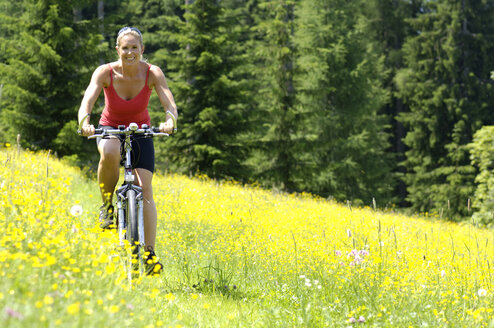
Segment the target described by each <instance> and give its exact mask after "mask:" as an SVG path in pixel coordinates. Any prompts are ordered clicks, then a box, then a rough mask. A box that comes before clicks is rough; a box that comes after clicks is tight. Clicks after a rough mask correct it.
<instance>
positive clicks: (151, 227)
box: [134, 168, 158, 250]
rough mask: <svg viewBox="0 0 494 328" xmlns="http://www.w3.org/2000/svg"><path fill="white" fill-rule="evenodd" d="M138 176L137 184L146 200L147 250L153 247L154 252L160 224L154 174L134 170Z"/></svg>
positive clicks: (142, 170)
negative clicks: (155, 198)
mask: <svg viewBox="0 0 494 328" xmlns="http://www.w3.org/2000/svg"><path fill="white" fill-rule="evenodd" d="M134 174H135V175H136V183H137V184H138V185H139V186H140V187H141V188H142V196H143V198H144V200H143V203H144V206H143V207H144V209H143V212H144V238H145V240H144V242H145V243H146V247H145V249H146V250H148V247H149V246H151V247H152V249H153V250H154V246H155V242H156V226H157V223H158V212H157V210H156V204H155V203H154V198H153V186H152V182H153V173H152V172H151V171H149V170H147V169H142V168H137V169H135V170H134Z"/></svg>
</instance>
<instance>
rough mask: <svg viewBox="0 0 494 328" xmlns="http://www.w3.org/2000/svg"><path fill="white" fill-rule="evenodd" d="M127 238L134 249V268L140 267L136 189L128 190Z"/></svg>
mask: <svg viewBox="0 0 494 328" xmlns="http://www.w3.org/2000/svg"><path fill="white" fill-rule="evenodd" d="M126 196H127V211H126V215H127V240H128V241H129V243H130V245H131V249H132V263H133V268H134V269H138V268H139V264H140V263H139V262H140V261H141V252H140V248H141V245H140V244H139V228H138V222H137V206H136V192H135V190H132V189H130V190H128V191H127V195H126ZM141 269H142V268H141Z"/></svg>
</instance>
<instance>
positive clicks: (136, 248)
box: [88, 123, 169, 279]
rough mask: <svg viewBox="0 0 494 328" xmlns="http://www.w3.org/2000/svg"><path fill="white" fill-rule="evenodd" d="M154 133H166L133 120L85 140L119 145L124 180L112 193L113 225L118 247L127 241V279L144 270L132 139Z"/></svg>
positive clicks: (140, 207) (139, 196) (98, 131)
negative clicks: (118, 243)
mask: <svg viewBox="0 0 494 328" xmlns="http://www.w3.org/2000/svg"><path fill="white" fill-rule="evenodd" d="M155 136H169V134H167V133H162V132H160V131H159V128H156V127H151V128H150V127H148V126H147V125H146V124H143V125H142V127H141V128H140V129H139V127H138V125H137V124H136V123H131V124H130V125H129V126H128V127H125V126H124V125H120V126H119V127H118V128H117V129H106V128H105V129H96V130H95V133H94V134H93V135H92V136H89V137H88V139H95V138H99V137H101V138H103V139H110V138H118V139H120V142H121V144H122V147H123V151H122V152H121V156H122V162H123V167H124V179H123V183H122V185H121V187H119V188H118V189H117V190H116V191H115V194H116V196H117V201H116V208H117V210H116V213H117V218H116V225H117V229H118V237H119V242H120V246H121V247H122V249H129V248H126V247H125V244H126V243H127V242H128V243H129V244H130V254H128V255H129V256H128V257H127V258H128V259H129V261H128V263H127V265H126V266H127V269H128V275H129V279H132V277H135V276H136V275H137V276H142V275H143V273H144V256H143V255H144V251H143V250H144V246H145V241H144V215H143V196H142V188H141V187H139V186H137V185H135V184H134V180H135V176H134V174H133V172H132V158H131V153H132V141H133V140H135V139H137V138H153V137H155Z"/></svg>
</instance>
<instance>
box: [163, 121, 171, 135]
mask: <svg viewBox="0 0 494 328" xmlns="http://www.w3.org/2000/svg"><path fill="white" fill-rule="evenodd" d="M160 132H163V133H168V134H173V120H172V119H168V120H167V121H166V122H162V123H160Z"/></svg>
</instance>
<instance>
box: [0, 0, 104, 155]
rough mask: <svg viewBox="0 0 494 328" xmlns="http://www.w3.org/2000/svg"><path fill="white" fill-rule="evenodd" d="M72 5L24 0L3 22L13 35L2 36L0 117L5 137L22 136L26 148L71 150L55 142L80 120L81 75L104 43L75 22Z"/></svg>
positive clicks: (85, 72) (48, 0)
mask: <svg viewBox="0 0 494 328" xmlns="http://www.w3.org/2000/svg"><path fill="white" fill-rule="evenodd" d="M87 3H89V2H86V4H87ZM73 5H74V4H73V3H72V2H70V1H56V0H40V1H34V0H23V1H19V2H16V5H15V6H13V7H11V9H12V12H11V13H10V14H11V15H9V18H8V20H7V19H5V20H4V19H2V30H3V28H4V27H5V28H6V30H5V31H9V32H7V33H5V34H3V33H2V35H0V37H1V38H2V40H0V44H1V47H2V53H3V54H4V57H3V58H2V65H1V66H0V79H1V84H3V85H4V88H3V93H2V99H1V103H0V108H1V113H0V115H1V118H2V121H3V122H4V123H6V129H5V135H6V137H7V138H11V139H12V138H14V137H15V135H16V134H21V137H22V140H23V144H24V145H26V146H29V147H31V148H49V147H53V146H55V147H56V150H59V151H60V152H62V153H64V152H65V151H68V149H69V148H71V146H70V145H69V146H66V145H68V144H69V143H68V142H67V143H64V142H63V140H61V141H60V142H59V143H58V144H57V143H55V144H54V143H53V141H54V140H55V138H56V137H57V135H58V134H59V132H60V131H61V129H62V127H64V125H65V124H66V123H67V122H69V121H70V120H73V119H74V117H75V116H76V107H77V105H78V103H79V102H80V99H78V97H77V95H78V94H79V93H80V90H81V89H83V88H82V87H81V86H82V84H84V83H86V80H87V79H83V78H81V77H85V76H87V75H88V72H87V71H85V69H86V63H87V62H89V61H91V59H92V58H97V57H96V56H97V53H98V52H97V51H95V49H98V46H99V42H100V37H99V36H98V35H95V34H92V33H91V24H89V22H87V21H86V22H75V21H74V11H73V8H74V7H73ZM74 123H75V122H74ZM74 123H72V124H71V125H70V129H71V131H72V133H74V131H75V127H76V123H75V124H74ZM67 131H68V130H66V131H65V133H66V132H67ZM74 141H75V139H74Z"/></svg>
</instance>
